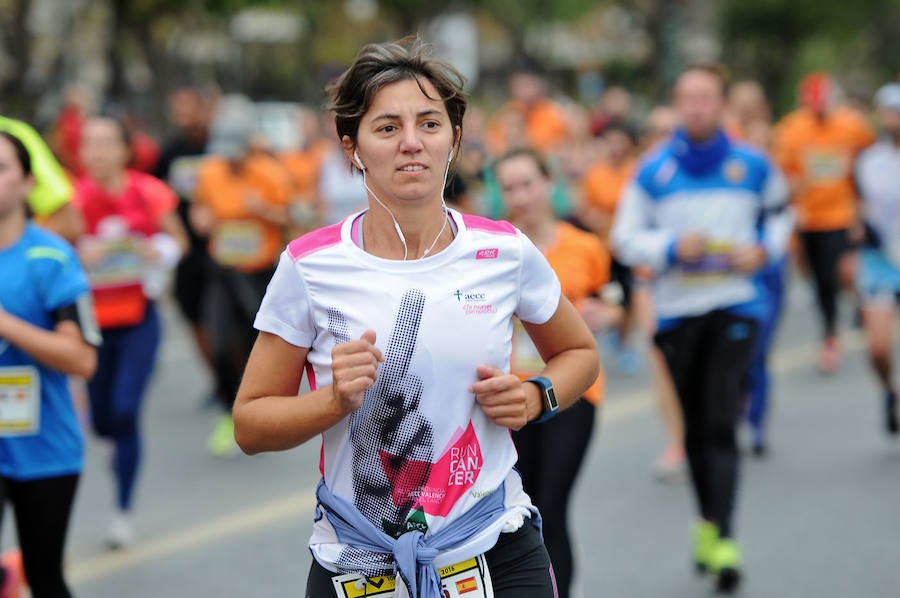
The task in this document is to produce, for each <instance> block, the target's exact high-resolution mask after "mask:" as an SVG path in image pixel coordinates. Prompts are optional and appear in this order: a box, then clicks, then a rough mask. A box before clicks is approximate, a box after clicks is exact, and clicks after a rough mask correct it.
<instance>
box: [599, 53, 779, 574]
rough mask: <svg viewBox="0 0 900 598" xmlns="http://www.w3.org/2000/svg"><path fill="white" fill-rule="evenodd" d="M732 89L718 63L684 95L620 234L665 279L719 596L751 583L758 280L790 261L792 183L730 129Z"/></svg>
mask: <svg viewBox="0 0 900 598" xmlns="http://www.w3.org/2000/svg"><path fill="white" fill-rule="evenodd" d="M725 87H726V80H725V76H724V74H723V73H722V72H721V71H720V70H719V69H718V68H717V67H715V66H698V67H692V68H689V69H687V70H685V71H684V72H683V73H682V74H681V76H680V77H679V78H678V82H677V83H676V86H675V106H676V108H677V110H678V113H679V115H680V116H681V123H682V125H681V127H680V128H679V129H678V130H676V131H675V134H674V135H673V136H672V138H671V140H670V141H668V142H666V143H664V144H662V145H660V146H659V147H658V149H657V150H656V151H654V152H653V153H651V154H650V155H649V156H648V157H647V158H646V159H645V160H644V162H643V163H642V164H641V166H640V167H639V168H638V172H637V174H636V176H635V179H634V181H632V183H631V184H630V185H629V186H628V187H627V188H626V190H625V192H624V195H623V196H622V199H621V202H620V203H619V208H618V211H617V212H616V217H615V221H614V224H613V228H612V234H611V238H612V241H613V246H614V248H615V251H616V252H617V253H618V255H619V259H621V260H622V261H623V262H624V263H626V264H628V265H630V266H645V267H649V268H651V269H652V270H653V271H654V272H656V274H657V276H656V280H655V283H654V290H655V297H654V306H655V308H656V314H657V317H658V319H659V322H658V326H657V333H656V336H655V338H654V340H655V343H656V345H657V346H658V347H659V349H660V351H661V352H662V354H663V356H664V357H665V360H666V363H667V365H668V367H669V370H670V372H671V374H672V380H673V382H674V383H675V389H676V393H677V395H678V399H679V401H680V403H681V408H682V412H683V414H684V425H685V450H686V452H687V457H688V465H689V466H690V472H691V481H692V482H693V489H694V494H695V497H696V499H697V510H698V515H699V516H700V517H699V519H700V520H699V521H698V522H697V526H696V528H695V530H696V531H695V535H696V538H695V548H694V559H695V561H696V564H697V566H698V567H699V568H700V569H701V570H702V571H708V572H710V573H712V574H713V576H714V578H715V583H716V586H717V588H718V590H720V591H725V592H728V591H733V590H734V589H735V588H736V587H737V586H738V583H739V581H740V578H741V558H740V551H739V550H738V547H737V544H736V543H735V541H734V539H733V538H734V536H733V526H732V525H731V524H732V520H733V510H734V504H735V499H736V495H737V491H738V450H737V442H736V430H737V425H738V421H739V419H740V414H741V411H742V406H743V401H744V397H745V394H746V388H745V384H744V381H745V379H746V377H747V373H748V370H749V367H750V361H751V357H752V354H753V348H754V339H755V337H756V333H757V330H758V323H759V321H760V320H761V319H762V317H763V316H764V315H765V299H766V295H765V289H764V288H763V287H761V285H760V284H759V283H758V280H756V279H755V277H754V274H755V273H756V272H758V271H759V270H760V269H761V268H762V267H763V266H764V265H765V264H766V263H774V262H777V261H778V260H779V259H781V256H783V255H784V252H785V248H786V245H787V240H788V237H789V235H790V231H791V227H792V225H793V218H792V216H791V213H790V212H789V211H788V210H787V196H788V193H787V184H786V183H785V180H784V177H783V176H782V175H781V173H780V172H779V171H778V169H777V168H776V167H774V166H773V165H772V163H771V161H770V160H769V159H767V157H766V156H764V155H763V154H762V153H760V152H759V151H757V150H755V149H753V148H751V147H749V146H744V145H741V144H739V143H735V142H733V141H732V140H730V139H729V138H728V137H727V136H726V135H725V133H724V132H723V130H722V124H721V123H722V113H723V110H724V107H725V91H726V90H725Z"/></svg>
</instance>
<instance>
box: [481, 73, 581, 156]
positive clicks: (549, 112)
mask: <svg viewBox="0 0 900 598" xmlns="http://www.w3.org/2000/svg"><path fill="white" fill-rule="evenodd" d="M509 93H510V100H509V102H507V103H506V104H504V105H503V106H501V107H500V109H499V110H497V112H496V114H495V115H494V118H492V119H491V122H490V124H489V125H488V134H487V142H488V148H489V149H490V150H491V152H492V153H493V154H494V155H497V154H500V153H502V152H503V151H505V150H507V149H509V148H510V147H513V146H514V145H516V144H518V143H519V142H522V141H524V142H527V143H528V145H530V146H531V147H533V148H535V149H536V150H538V151H539V152H541V153H542V154H544V155H549V154H552V153H553V152H554V151H555V150H556V149H557V148H559V146H560V145H562V144H563V143H564V142H565V141H566V140H567V139H568V137H569V127H568V119H567V115H566V112H565V110H564V109H563V108H562V107H561V106H560V105H559V104H557V103H556V102H554V101H553V100H552V99H551V98H549V97H548V96H547V91H546V88H545V86H544V82H543V81H542V80H541V79H540V77H538V76H537V75H536V74H534V73H532V72H529V71H526V70H520V71H516V72H514V73H513V74H512V75H510V78H509ZM516 123H518V125H519V126H521V127H523V128H524V130H522V131H521V135H520V134H516V133H515V132H513V131H511V129H515V128H516V126H515V124H516ZM519 137H524V139H519Z"/></svg>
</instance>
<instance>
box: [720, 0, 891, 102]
mask: <svg viewBox="0 0 900 598" xmlns="http://www.w3.org/2000/svg"><path fill="white" fill-rule="evenodd" d="M720 7H721V28H722V38H723V39H724V43H725V53H724V54H725V56H726V57H728V62H729V64H730V65H731V66H732V67H733V68H734V69H735V70H736V71H737V72H738V73H740V74H741V75H744V76H752V77H755V78H757V79H759V80H760V82H761V83H762V84H763V86H764V87H765V88H766V89H767V90H769V92H770V93H772V94H773V97H775V98H776V99H777V102H776V105H777V107H779V108H780V109H781V110H782V111H783V110H784V109H787V108H789V107H790V106H792V105H793V97H794V96H793V89H794V83H795V82H796V79H797V78H798V77H799V76H801V75H802V74H803V71H805V70H808V69H811V68H818V69H823V70H828V71H830V72H833V73H835V74H840V72H841V71H843V70H849V69H851V68H852V69H854V70H857V69H859V68H860V67H864V68H866V69H868V70H869V71H870V72H871V76H872V77H874V78H876V79H883V78H893V77H896V74H897V72H898V69H900V0H854V1H852V2H848V1H847V0H760V1H757V2H746V0H723V1H722V2H721V4H720ZM815 47H819V48H822V49H824V50H825V51H819V52H815V51H808V50H809V49H810V48H813V49H814V48H815ZM858 47H862V54H861V55H860V52H850V51H848V50H850V49H853V48H858ZM829 50H830V51H829Z"/></svg>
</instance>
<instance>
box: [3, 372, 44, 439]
mask: <svg viewBox="0 0 900 598" xmlns="http://www.w3.org/2000/svg"><path fill="white" fill-rule="evenodd" d="M40 422H41V378H40V374H39V373H38V370H37V368H35V367H32V366H11V367H0V436H28V435H32V434H37V433H38V432H39V431H40Z"/></svg>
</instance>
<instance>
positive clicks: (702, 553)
mask: <svg viewBox="0 0 900 598" xmlns="http://www.w3.org/2000/svg"><path fill="white" fill-rule="evenodd" d="M718 541H719V528H718V527H716V524H714V523H710V522H709V521H701V522H699V523H697V524H696V525H695V526H694V566H695V567H696V568H697V572H698V573H706V572H707V571H709V570H710V559H712V554H713V550H714V549H715V548H716V544H717V543H718Z"/></svg>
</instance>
